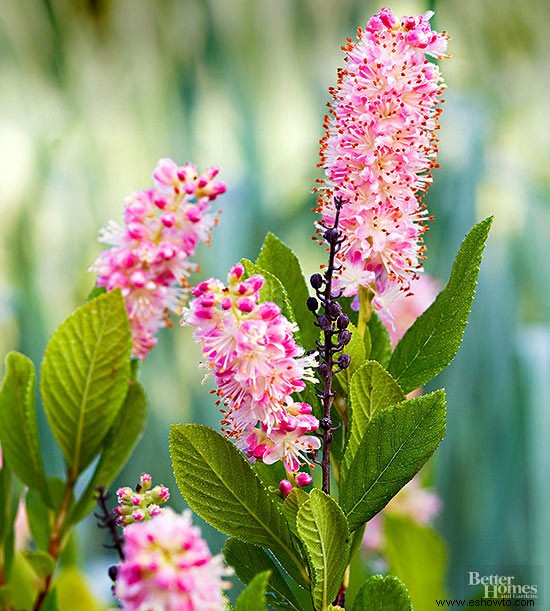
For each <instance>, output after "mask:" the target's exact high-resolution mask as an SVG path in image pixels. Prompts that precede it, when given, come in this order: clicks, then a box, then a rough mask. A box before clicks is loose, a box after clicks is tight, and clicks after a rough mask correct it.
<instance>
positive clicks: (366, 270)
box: [318, 9, 448, 311]
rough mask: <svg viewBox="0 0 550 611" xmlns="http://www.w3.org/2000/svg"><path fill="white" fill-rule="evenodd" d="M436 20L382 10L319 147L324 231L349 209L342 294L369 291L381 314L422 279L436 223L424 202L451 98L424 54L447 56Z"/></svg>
mask: <svg viewBox="0 0 550 611" xmlns="http://www.w3.org/2000/svg"><path fill="white" fill-rule="evenodd" d="M431 16H432V13H431V12H427V13H425V14H424V15H417V16H414V17H403V18H402V19H401V20H398V19H397V17H396V16H395V15H394V14H393V13H392V11H391V10H390V9H382V10H381V11H380V12H379V13H378V14H377V15H375V16H374V17H372V18H371V19H370V21H369V22H368V24H367V27H366V28H365V29H364V30H363V29H361V28H360V29H359V30H358V40H357V41H356V42H353V41H352V40H351V39H348V41H347V44H346V45H345V46H344V47H343V50H344V51H345V53H346V57H345V62H346V66H345V68H344V69H342V70H340V71H339V74H338V83H337V86H336V87H335V88H333V89H331V94H332V96H333V101H332V102H331V104H329V108H330V115H329V116H327V117H326V118H325V128H326V133H325V136H324V137H323V138H322V139H321V151H320V157H321V162H320V164H319V165H320V167H322V168H324V170H325V173H326V178H325V179H324V181H322V185H323V186H322V187H321V189H320V197H319V207H318V211H319V212H320V213H321V214H322V219H321V223H320V226H321V227H330V226H332V225H333V223H334V217H335V207H334V204H333V201H334V198H335V197H341V198H343V200H344V201H345V204H344V206H343V207H342V210H341V214H340V229H341V230H342V231H343V233H344V235H345V237H346V240H345V242H344V244H343V246H342V250H341V252H340V254H339V256H340V263H341V265H342V268H341V271H340V273H339V277H338V278H337V285H338V287H339V288H340V289H342V290H343V292H344V294H345V295H347V296H353V295H356V294H357V293H358V290H359V287H360V286H364V287H366V288H368V289H370V291H371V292H372V295H373V299H372V303H373V305H374V307H375V308H376V309H378V310H381V311H387V308H388V306H389V305H390V304H391V302H392V301H393V300H395V299H396V298H397V297H398V295H399V293H400V292H403V293H407V292H410V290H411V283H412V282H413V280H414V279H415V278H416V277H417V276H418V273H419V272H420V271H421V270H422V260H423V258H424V246H423V245H422V234H423V233H424V231H425V229H426V226H425V224H424V223H425V221H426V220H428V218H429V217H428V213H427V211H426V209H425V207H424V206H423V205H422V204H421V200H422V194H423V193H424V192H425V191H426V189H427V188H428V186H429V185H430V183H431V181H432V178H431V170H432V168H434V167H436V165H437V164H436V154H437V138H436V137H435V131H436V130H437V129H438V125H437V120H438V117H439V115H440V113H441V109H439V108H438V107H437V104H438V103H439V101H440V95H441V93H442V91H443V89H444V85H443V83H442V77H441V75H440V73H439V68H438V67H437V66H436V65H435V64H433V63H430V62H429V61H428V60H427V59H426V55H433V56H434V57H437V58H443V57H446V55H445V50H446V45H447V38H448V37H447V36H446V35H445V34H444V33H443V34H439V33H437V32H434V31H433V30H432V29H431V27H430V24H429V19H430V17H431Z"/></svg>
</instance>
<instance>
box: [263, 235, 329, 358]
mask: <svg viewBox="0 0 550 611" xmlns="http://www.w3.org/2000/svg"><path fill="white" fill-rule="evenodd" d="M256 265H257V266H258V267H260V268H261V269H265V270H266V271H268V272H271V273H272V274H273V275H274V276H276V277H277V278H278V279H279V280H280V281H281V284H282V285H283V286H284V288H285V290H286V292H287V294H288V298H289V299H290V303H291V304H292V309H293V310H294V314H295V315H296V321H297V323H298V326H299V327H300V334H301V337H302V341H303V345H304V346H305V347H306V348H315V341H316V340H317V337H318V334H319V329H318V327H316V326H315V325H314V318H313V314H312V313H311V312H310V311H309V310H308V309H307V306H306V301H307V298H308V297H309V290H308V287H307V283H306V280H305V278H304V274H303V272H302V268H301V267H300V262H299V261H298V257H297V256H296V255H295V254H294V252H292V250H291V249H290V248H289V247H288V246H287V245H286V244H284V243H283V242H281V240H279V238H278V237H277V236H275V235H273V234H272V233H268V234H267V235H266V237H265V240H264V243H263V246H262V248H261V250H260V254H259V256H258V258H257V260H256Z"/></svg>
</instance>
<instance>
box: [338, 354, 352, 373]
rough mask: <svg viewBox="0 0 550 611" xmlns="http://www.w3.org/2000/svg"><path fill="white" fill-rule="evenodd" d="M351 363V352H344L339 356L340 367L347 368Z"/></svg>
mask: <svg viewBox="0 0 550 611" xmlns="http://www.w3.org/2000/svg"><path fill="white" fill-rule="evenodd" d="M350 363H351V356H350V355H349V354H346V353H345V352H343V353H342V354H341V355H340V356H339V357H338V366H339V367H340V369H347V368H348V367H349V364H350Z"/></svg>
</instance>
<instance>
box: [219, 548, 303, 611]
mask: <svg viewBox="0 0 550 611" xmlns="http://www.w3.org/2000/svg"><path fill="white" fill-rule="evenodd" d="M223 555H224V557H225V561H226V562H227V564H228V565H230V566H232V567H233V568H234V569H235V574H236V575H237V577H238V578H239V579H240V580H241V581H242V582H243V583H244V584H249V583H250V582H251V581H252V580H253V579H254V576H255V575H256V574H257V573H259V572H263V571H270V576H269V579H268V585H267V594H268V599H269V604H270V605H271V606H273V607H275V608H276V609H295V610H296V611H301V609H300V603H299V602H298V600H297V598H296V597H295V596H294V593H293V592H292V590H291V589H290V587H289V586H288V584H287V583H286V581H285V578H284V577H283V575H282V573H281V570H280V568H279V565H278V564H277V563H276V562H275V560H273V558H272V557H271V556H270V555H269V553H268V552H267V551H266V550H265V549H263V548H261V547H258V546H257V545H252V544H251V543H246V542H245V541H239V539H234V538H231V539H228V540H227V542H226V544H225V547H224V548H223Z"/></svg>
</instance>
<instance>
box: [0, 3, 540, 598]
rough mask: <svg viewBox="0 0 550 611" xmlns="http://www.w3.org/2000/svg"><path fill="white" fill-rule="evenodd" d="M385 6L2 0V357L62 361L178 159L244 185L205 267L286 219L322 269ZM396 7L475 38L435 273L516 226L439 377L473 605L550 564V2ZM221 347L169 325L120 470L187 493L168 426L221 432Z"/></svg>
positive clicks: (227, 258)
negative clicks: (334, 160)
mask: <svg viewBox="0 0 550 611" xmlns="http://www.w3.org/2000/svg"><path fill="white" fill-rule="evenodd" d="M383 5H384V3H380V2H369V1H368V0H360V1H359V0H2V2H1V3H0V9H1V10H0V214H1V222H0V349H1V350H0V352H2V354H4V353H5V352H7V351H8V350H12V349H15V350H19V351H22V352H25V353H26V354H28V355H29V356H30V357H31V358H32V359H33V360H34V361H35V362H36V363H37V364H38V363H39V362H40V359H41V354H42V351H43V349H44V347H45V344H46V342H47V339H48V337H49V335H50V334H51V332H52V331H53V330H54V328H55V327H56V326H57V325H58V324H59V323H60V322H61V321H62V320H63V319H64V318H65V317H66V316H67V315H68V314H69V313H70V312H71V311H72V310H73V309H74V308H75V307H77V306H78V305H79V304H80V303H82V301H83V300H84V299H85V297H86V295H87V293H88V292H89V291H90V289H91V288H92V286H93V283H94V278H93V275H92V274H91V273H89V272H87V268H88V266H89V265H90V264H91V263H92V262H93V260H94V258H95V257H96V256H97V254H98V252H99V250H100V245H99V244H98V243H97V242H96V237H97V232H98V229H99V228H100V227H101V226H102V225H104V224H105V223H106V221H107V220H108V219H109V218H113V219H115V220H121V214H122V203H123V199H124V196H125V195H127V194H129V193H131V192H132V191H134V190H137V189H141V188H145V187H147V186H148V185H149V180H150V179H149V176H150V173H151V171H152V169H153V167H154V166H155V164H156V162H157V160H158V159H159V158H160V157H165V156H170V157H173V158H174V159H175V160H177V161H178V162H179V163H184V162H186V161H188V160H192V161H194V162H195V163H197V165H198V166H199V168H201V169H203V168H205V167H206V166H208V165H210V164H214V163H215V164H218V165H219V166H220V167H221V178H222V179H224V180H225V181H226V182H227V183H228V186H229V190H228V193H227V194H226V195H225V196H224V197H223V201H222V203H221V207H222V208H223V214H222V216H221V221H220V225H219V227H218V228H217V230H216V232H215V236H214V239H213V244H212V246H211V247H210V248H206V247H204V248H202V249H201V250H200V251H199V253H198V256H197V259H198V260H199V261H200V263H201V265H202V268H203V272H202V276H203V277H206V276H207V275H211V274H221V275H225V273H226V270H227V268H228V267H229V266H230V265H231V264H232V263H234V262H235V261H237V260H238V259H240V258H241V257H243V256H245V257H249V258H255V256H256V254H257V251H258V248H259V246H260V244H261V242H262V240H263V237H264V235H265V233H266V231H268V230H270V231H273V232H274V233H276V234H278V235H279V236H280V237H281V238H282V239H283V240H285V241H286V242H287V243H288V244H289V245H290V246H291V247H292V248H293V249H294V250H295V251H296V252H297V253H298V254H299V255H300V257H301V260H302V265H303V267H304V269H305V271H306V272H307V273H312V272H313V271H316V269H317V268H318V266H319V264H320V263H322V260H323V252H322V250H321V251H320V250H319V249H318V248H317V247H316V245H315V244H314V243H313V242H312V241H311V240H310V235H311V234H312V232H313V225H312V223H313V221H314V215H313V213H312V212H311V208H312V207H313V205H314V196H313V194H312V193H311V189H312V187H313V186H314V181H315V178H316V177H318V176H319V171H318V170H317V169H316V163H317V154H318V153H317V141H318V139H319V138H320V136H321V134H322V118H323V114H324V112H325V103H326V101H327V99H328V93H327V89H328V87H329V86H330V85H332V84H333V83H334V81H335V75H336V69H337V67H338V66H339V65H341V63H342V53H341V52H340V51H339V47H340V45H341V44H343V42H344V39H345V37H346V36H354V33H355V29H356V27H357V26H358V25H364V24H365V23H366V21H367V19H368V17H369V15H370V14H372V13H373V12H375V11H376V10H378V9H379V8H380V7H381V6H383ZM388 5H389V6H391V8H392V9H393V10H394V11H395V12H396V13H398V14H401V15H402V14H412V13H414V12H421V11H425V10H427V9H434V10H435V11H436V15H435V18H434V23H435V27H436V29H439V30H443V29H444V30H447V31H448V32H449V33H450V34H451V35H452V41H451V44H450V51H451V53H452V55H453V59H452V60H451V61H445V62H443V66H442V69H443V72H444V75H445V78H446V82H447V84H448V90H447V92H446V96H445V97H446V103H445V110H444V114H443V118H442V129H441V132H440V137H441V153H440V163H441V169H439V170H437V171H436V172H435V182H434V185H433V186H432V188H431V189H430V192H429V194H428V197H427V199H426V201H427V203H428V206H429V208H430V211H431V212H432V214H434V215H435V217H436V221H435V222H434V223H432V226H431V229H430V231H429V233H428V236H427V240H426V241H427V245H428V249H429V250H428V253H429V259H428V262H427V264H426V268H427V270H428V271H429V272H430V273H431V274H433V275H434V276H436V277H438V278H440V279H441V280H443V281H444V280H445V279H446V277H447V275H448V272H449V269H450V265H451V263H452V259H453V257H454V254H455V252H456V250H457V248H458V245H459V243H460V241H461V240H462V238H463V237H464V235H465V233H466V232H467V230H468V229H469V227H470V226H471V225H472V224H474V222H476V221H477V220H479V219H481V218H483V217H485V216H487V215H489V214H494V215H495V224H494V226H493V231H492V234H491V237H490V241H489V245H488V250H487V253H486V256H485V260H484V262H483V266H482V270H481V275H480V284H479V288H478V291H477V296H476V300H475V303H474V309H473V313H472V317H471V322H470V324H469V326H468V328H467V331H466V335H465V339H464V344H463V347H462V349H461V351H460V353H459V355H458V356H457V358H456V359H455V361H454V362H453V364H452V365H451V366H450V367H449V369H448V370H447V371H446V372H444V373H443V374H442V375H440V376H439V378H438V379H437V384H436V385H437V386H438V387H440V386H445V387H446V388H447V391H448V433H447V436H446V438H445V440H444V442H443V443H442V445H441V447H440V449H439V450H438V452H437V458H436V462H435V481H436V486H437V490H438V493H439V494H440V496H441V497H442V499H443V502H444V511H443V512H442V514H441V516H440V518H439V522H438V524H437V528H438V530H439V531H440V533H441V534H442V535H443V537H444V538H445V540H446V541H447V543H448V549H449V570H448V585H449V590H450V592H451V593H452V594H454V595H457V596H462V593H463V586H464V579H465V570H466V569H465V567H475V566H480V567H482V566H483V567H488V568H489V569H490V570H491V571H492V572H495V573H496V572H502V570H503V569H504V567H510V566H523V567H530V566H535V565H538V566H542V567H544V568H545V569H546V573H547V578H548V574H549V573H550V557H549V550H550V531H549V528H548V511H549V509H550V505H549V498H548V478H549V475H550V458H549V456H550V454H549V452H548V442H547V440H548V438H549V433H550V411H549V407H550V405H549V397H550V393H549V388H548V385H549V375H548V374H549V366H548V362H549V359H548V355H549V351H550V326H549V317H548V313H549V310H550V289H549V287H550V279H549V269H550V267H549V265H548V260H549V256H550V253H549V251H548V246H547V245H548V241H549V238H550V227H549V215H548V201H549V195H550V137H549V124H550V122H549V120H548V108H549V106H548V93H549V92H550V71H549V70H548V62H549V60H550V36H548V31H549V28H550V5H549V4H548V2H547V1H546V0H527V1H526V2H523V3H518V2H516V1H515V0H483V2H479V0H460V1H440V2H435V1H432V2H421V1H404V0H394V1H393V2H392V3H388ZM198 360H199V351H198V349H197V348H196V347H195V346H194V345H193V344H192V342H191V341H190V332H189V331H188V330H184V329H180V328H179V327H177V326H176V327H175V328H174V329H172V330H168V331H166V332H163V333H162V335H161V339H160V343H159V346H158V347H156V348H155V349H154V350H153V352H152V354H151V355H150V357H149V358H148V359H147V361H146V363H145V364H144V366H143V367H142V374H141V375H142V378H143V381H144V383H145V386H146V389H147V391H148V394H149V398H150V415H149V421H148V426H147V430H146V433H145V435H144V437H143V439H142V441H141V442H140V444H139V446H138V448H137V450H136V451H135V453H134V456H133V458H132V460H131V462H130V463H129V464H128V466H127V467H126V468H125V470H124V472H123V474H122V475H121V478H120V480H119V481H120V482H124V483H129V484H133V483H134V482H135V481H137V478H138V477H139V474H140V473H141V472H142V471H144V470H146V471H149V472H151V473H152V474H153V477H154V479H155V481H163V482H164V483H165V484H167V485H171V484H173V479H172V475H171V471H170V462H169V456H168V444H167V435H168V428H169V423H171V422H189V421H201V422H206V423H210V424H213V425H214V424H215V423H216V420H217V412H216V409H215V408H214V406H213V405H212V402H211V399H210V396H209V395H208V393H207V392H206V389H204V388H201V386H200V380H201V376H202V374H201V373H200V372H199V371H198V369H197V362H198ZM43 443H44V446H45V448H46V451H47V453H48V465H49V470H50V472H51V473H54V472H55V471H56V470H59V468H60V464H61V463H60V457H59V456H58V455H57V453H56V452H55V450H54V449H53V445H52V443H51V440H48V438H47V436H46V435H43ZM173 492H174V498H175V499H176V502H178V503H180V505H181V500H179V499H178V497H179V494H178V493H177V492H176V489H175V485H174V488H173ZM205 532H206V533H207V535H208V537H209V539H210V541H211V544H212V545H213V546H214V547H216V546H217V547H218V548H219V546H220V545H221V542H220V540H219V539H216V537H215V535H214V533H213V531H212V529H208V528H207V529H206V530H205ZM101 543H102V541H101V538H100V537H98V535H97V532H96V531H95V530H94V526H93V523H92V522H91V521H88V522H87V523H85V524H84V525H83V526H82V528H81V529H80V548H81V550H86V553H85V554H84V553H81V558H82V562H83V563H84V565H85V567H86V571H87V573H88V575H89V576H90V579H91V580H92V581H93V583H94V586H93V589H94V590H95V591H96V592H98V593H99V592H101V591H104V592H106V593H107V594H108V587H109V583H108V579H107V575H106V574H105V573H104V567H105V565H106V563H108V562H109V559H108V557H107V556H106V555H105V553H104V551H103V550H102V548H101ZM547 597H550V591H547ZM548 599H549V598H547V600H548Z"/></svg>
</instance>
